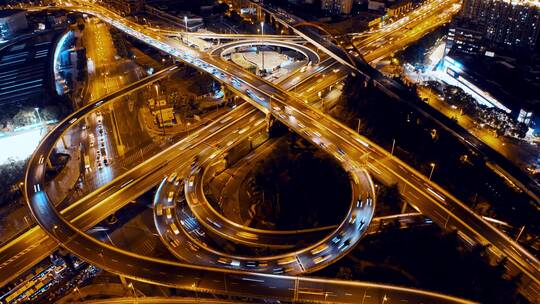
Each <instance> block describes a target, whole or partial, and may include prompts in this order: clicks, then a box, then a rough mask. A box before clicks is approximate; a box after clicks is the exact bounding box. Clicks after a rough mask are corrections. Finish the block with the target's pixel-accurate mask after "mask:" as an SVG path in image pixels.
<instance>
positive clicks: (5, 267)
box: [0, 67, 178, 286]
mask: <svg viewBox="0 0 540 304" xmlns="http://www.w3.org/2000/svg"><path fill="white" fill-rule="evenodd" d="M177 70H178V69H177V67H174V68H171V69H167V70H163V71H160V72H157V73H155V74H154V75H152V76H149V77H147V78H145V79H142V80H140V81H137V82H134V83H133V84H131V85H129V86H127V87H125V88H124V89H122V90H120V91H117V92H114V93H112V94H110V95H108V96H104V97H103V98H102V99H100V100H96V101H94V102H93V103H92V104H90V105H88V106H87V107H85V109H87V110H85V111H86V112H87V113H90V111H91V110H93V109H95V108H98V107H100V106H102V105H103V104H106V103H107V102H108V101H112V100H114V99H115V98H118V97H121V96H124V95H127V94H129V93H131V92H133V91H136V90H138V88H140V87H141V86H146V85H147V84H148V83H152V82H154V81H157V80H159V79H162V78H164V77H167V76H168V75H171V74H173V73H174V72H176V71H177ZM81 111H82V110H81ZM81 113H84V112H81ZM109 186H110V187H112V188H114V187H115V186H114V185H109ZM116 186H118V185H116ZM112 188H110V189H112ZM100 191H102V193H105V192H106V191H108V190H106V189H103V188H102V189H100ZM99 201H101V198H100V197H99V195H89V196H86V197H84V198H83V199H82V200H79V201H78V202H76V203H75V204H73V205H71V206H70V207H68V208H66V209H65V210H62V212H61V213H62V214H63V216H65V217H66V218H67V219H69V220H73V219H75V218H76V217H77V216H78V215H80V214H82V213H83V211H87V210H88V209H90V207H92V206H95V205H97V203H98V202H99ZM112 210H113V209H111V210H107V212H106V213H105V214H100V215H99V217H98V219H97V221H96V219H95V218H94V219H91V220H88V222H89V223H94V224H96V223H98V222H99V221H100V220H101V219H103V218H105V217H106V216H107V214H109V212H111V211H112ZM88 228H89V227H88ZM56 248H57V242H56V241H55V240H53V239H52V238H50V237H48V236H47V234H46V233H45V231H43V229H41V228H40V227H33V228H32V229H30V230H28V231H27V232H25V233H24V234H23V235H21V236H19V237H17V238H16V239H14V240H13V241H11V242H10V243H8V244H5V245H4V246H3V247H1V248H0V286H1V285H4V284H6V283H7V282H9V281H10V280H12V279H13V278H15V277H16V276H17V275H18V274H20V273H22V272H24V271H26V270H28V269H29V268H30V267H32V266H33V265H34V264H35V263H37V262H39V261H40V260H42V259H43V258H45V257H46V256H48V255H49V254H50V253H51V252H52V251H53V250H54V249H56Z"/></svg>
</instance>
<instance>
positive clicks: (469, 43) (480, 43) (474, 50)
mask: <svg viewBox="0 0 540 304" xmlns="http://www.w3.org/2000/svg"><path fill="white" fill-rule="evenodd" d="M484 49H485V48H484V33H483V31H481V30H478V29H477V27H475V26H474V25H473V24H470V23H467V24H460V23H458V22H455V23H453V24H452V25H451V26H450V28H449V29H448V35H447V38H446V53H449V52H450V51H454V52H456V53H463V54H469V55H480V54H483V53H484Z"/></svg>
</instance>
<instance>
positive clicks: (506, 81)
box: [450, 52, 540, 113]
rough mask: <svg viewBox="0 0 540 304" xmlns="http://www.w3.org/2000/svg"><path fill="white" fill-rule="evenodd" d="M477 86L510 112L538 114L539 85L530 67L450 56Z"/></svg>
mask: <svg viewBox="0 0 540 304" xmlns="http://www.w3.org/2000/svg"><path fill="white" fill-rule="evenodd" d="M450 56H451V57H452V58H454V59H456V60H458V61H459V62H461V63H462V64H463V66H464V68H465V70H466V72H467V74H469V75H470V76H472V77H473V78H475V80H476V81H477V83H478V84H479V86H481V87H482V88H483V89H485V90H487V91H489V92H490V94H492V95H493V96H494V97H495V98H497V99H499V100H501V101H502V102H503V103H504V104H505V105H507V106H508V107H509V108H511V109H512V110H519V109H520V108H523V107H524V108H527V109H529V110H533V111H534V112H535V113H540V108H539V106H540V96H538V92H539V91H540V81H539V78H538V77H539V76H540V75H538V74H537V73H536V72H535V71H536V69H540V66H539V67H537V66H535V65H534V64H523V63H520V62H518V61H517V60H514V59H511V58H506V57H494V58H492V57H487V56H468V55H463V54H457V53H453V52H451V54H450Z"/></svg>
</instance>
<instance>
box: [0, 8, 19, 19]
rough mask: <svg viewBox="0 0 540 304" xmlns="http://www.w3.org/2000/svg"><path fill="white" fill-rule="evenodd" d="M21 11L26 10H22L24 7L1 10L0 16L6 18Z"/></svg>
mask: <svg viewBox="0 0 540 304" xmlns="http://www.w3.org/2000/svg"><path fill="white" fill-rule="evenodd" d="M21 12H25V10H22V9H7V10H0V18H6V17H9V16H13V15H15V14H18V13H21Z"/></svg>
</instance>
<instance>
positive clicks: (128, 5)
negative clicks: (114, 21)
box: [103, 0, 144, 15]
mask: <svg viewBox="0 0 540 304" xmlns="http://www.w3.org/2000/svg"><path fill="white" fill-rule="evenodd" d="M103 3H104V4H105V5H106V6H108V7H110V8H112V9H113V10H115V11H116V12H118V13H119V14H121V15H131V14H135V13H138V12H141V11H142V10H143V9H144V1H143V0H103Z"/></svg>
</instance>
